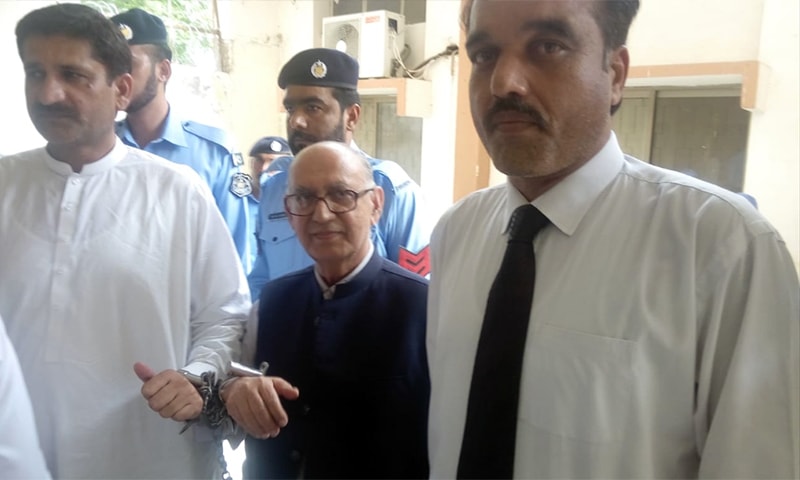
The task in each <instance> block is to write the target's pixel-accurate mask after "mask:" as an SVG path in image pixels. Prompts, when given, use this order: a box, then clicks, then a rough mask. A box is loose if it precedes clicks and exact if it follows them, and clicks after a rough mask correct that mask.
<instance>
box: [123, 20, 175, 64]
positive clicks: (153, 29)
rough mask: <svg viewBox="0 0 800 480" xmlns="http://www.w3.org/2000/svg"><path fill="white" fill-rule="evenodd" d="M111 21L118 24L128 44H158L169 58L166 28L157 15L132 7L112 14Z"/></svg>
mask: <svg viewBox="0 0 800 480" xmlns="http://www.w3.org/2000/svg"><path fill="white" fill-rule="evenodd" d="M111 21H112V22H114V23H116V24H117V25H119V30H120V32H122V36H123V37H125V40H127V41H128V45H160V46H162V47H165V48H166V50H167V52H168V54H169V55H168V57H169V58H170V59H171V57H172V51H171V50H170V49H169V44H168V42H167V29H166V27H165V26H164V22H163V21H162V20H161V19H160V18H158V17H157V16H155V15H153V14H151V13H147V12H145V11H144V10H142V9H141V8H132V9H130V10H128V11H127V12H123V13H120V14H118V15H114V16H113V17H111Z"/></svg>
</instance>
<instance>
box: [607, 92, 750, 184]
mask: <svg viewBox="0 0 800 480" xmlns="http://www.w3.org/2000/svg"><path fill="white" fill-rule="evenodd" d="M739 94H740V90H739V89H728V88H716V89H707V88H694V89H636V88H632V89H630V90H628V91H627V92H626V94H625V97H624V101H623V102H622V106H621V108H620V109H619V111H618V112H617V113H616V114H615V115H614V116H613V117H612V120H613V125H614V130H615V132H616V133H617V137H618V138H619V141H620V144H621V145H622V148H623V150H624V151H625V152H626V153H629V154H631V155H633V156H635V157H637V158H639V159H641V160H644V161H648V162H650V163H652V164H654V165H658V166H661V167H665V168H669V169H672V170H677V171H681V172H684V173H689V174H690V175H693V176H696V177H698V178H701V179H703V180H706V181H708V182H711V183H714V184H717V185H719V186H721V187H724V188H726V189H728V190H732V191H734V192H740V191H742V187H743V184H744V171H745V165H746V164H745V162H746V152H747V136H748V130H749V124H750V112H748V111H746V110H743V109H742V108H741V107H740V98H739Z"/></svg>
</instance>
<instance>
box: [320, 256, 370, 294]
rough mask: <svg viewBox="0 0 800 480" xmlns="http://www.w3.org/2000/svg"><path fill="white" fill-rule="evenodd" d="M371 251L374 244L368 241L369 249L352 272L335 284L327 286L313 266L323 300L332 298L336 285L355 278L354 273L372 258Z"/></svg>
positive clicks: (357, 272) (358, 271)
mask: <svg viewBox="0 0 800 480" xmlns="http://www.w3.org/2000/svg"><path fill="white" fill-rule="evenodd" d="M373 253H375V246H374V245H373V244H372V242H369V251H368V252H367V254H366V255H365V256H364V258H363V259H362V260H361V263H359V264H358V266H356V268H354V269H353V271H352V272H350V273H348V274H347V275H346V276H345V277H344V278H343V279H341V280H339V281H338V282H336V284H335V285H330V286H329V285H328V284H327V283H325V280H323V279H322V276H321V275H320V274H319V272H318V271H317V267H316V266H314V276H315V277H316V278H317V283H319V288H321V289H322V297H323V298H324V299H325V300H330V299H331V298H333V295H334V293H336V286H337V285H342V284H345V283H347V282H349V281H350V280H352V279H353V278H355V277H356V275H358V274H359V273H361V271H362V270H364V267H366V266H367V263H368V262H369V261H370V259H371V258H372V255H373Z"/></svg>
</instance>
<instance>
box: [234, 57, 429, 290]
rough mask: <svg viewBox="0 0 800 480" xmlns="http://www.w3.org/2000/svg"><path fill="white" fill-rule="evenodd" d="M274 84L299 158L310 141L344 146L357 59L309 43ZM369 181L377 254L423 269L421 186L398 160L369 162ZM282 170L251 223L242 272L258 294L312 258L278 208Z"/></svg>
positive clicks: (354, 104)
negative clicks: (251, 254)
mask: <svg viewBox="0 0 800 480" xmlns="http://www.w3.org/2000/svg"><path fill="white" fill-rule="evenodd" d="M278 86H279V87H280V88H282V89H284V90H285V94H284V98H283V105H284V108H285V109H286V113H287V115H288V116H287V120H286V131H287V134H288V139H289V147H291V149H292V152H293V153H294V154H295V155H297V153H298V152H300V150H302V149H303V148H305V147H307V146H308V145H311V144H313V143H316V142H320V141H324V140H333V141H338V142H344V143H347V144H350V145H351V147H352V148H354V149H356V150H358V147H357V146H356V145H355V142H353V132H354V130H355V127H356V125H357V124H358V119H359V116H360V114H361V106H360V105H359V102H360V101H361V100H360V97H359V95H358V91H357V87H358V62H357V61H356V60H355V59H354V58H353V57H351V56H350V55H347V54H346V53H343V52H340V51H338V50H333V49H328V48H312V49H309V50H304V51H302V52H300V53H298V54H296V55H295V56H294V57H292V59H290V60H289V62H287V63H286V65H284V66H283V68H282V69H281V72H280V74H279V75H278ZM369 161H370V163H371V164H372V167H373V170H374V178H375V183H376V184H377V185H378V186H380V187H381V188H383V190H384V192H385V204H384V211H383V214H382V215H381V217H380V220H379V222H378V224H377V225H376V226H374V227H373V228H372V242H373V244H374V246H375V251H376V252H377V253H378V254H379V255H381V256H383V257H386V258H388V259H389V260H392V261H393V262H396V263H398V264H400V265H401V266H403V267H405V268H407V269H409V270H411V271H413V272H415V273H419V274H422V275H427V274H428V273H429V267H428V265H429V259H428V242H429V239H430V230H429V228H428V226H427V225H426V224H425V220H424V213H423V211H422V210H423V206H422V191H421V189H420V188H419V186H418V185H417V184H416V183H415V182H414V181H413V180H412V179H411V178H410V177H409V176H408V174H407V173H406V172H405V171H404V170H403V169H402V167H400V166H399V165H398V164H397V163H395V162H391V161H388V160H378V159H375V158H370V159H369ZM287 179H288V175H287V172H285V171H284V172H278V173H276V174H275V175H273V176H272V177H270V178H268V179H267V180H266V181H265V182H264V184H263V185H262V186H261V199H260V201H261V204H260V206H259V215H258V220H257V224H256V236H257V241H258V254H257V258H256V262H255V265H254V266H253V270H252V271H251V272H250V275H249V276H248V282H249V284H250V293H251V295H252V296H253V298H254V299H257V298H258V297H259V293H260V292H261V287H263V286H264V284H265V283H266V282H267V281H269V280H271V279H273V278H277V277H279V276H281V275H284V274H286V273H289V272H292V271H295V270H299V269H301V268H304V267H307V266H309V265H311V264H312V263H313V261H312V260H311V257H309V256H308V254H307V253H306V252H305V250H303V247H302V246H301V245H300V242H299V241H298V240H297V237H296V235H295V233H294V231H293V230H292V227H291V226H290V225H289V222H288V220H287V217H286V216H287V214H286V211H285V210H284V206H283V197H284V195H285V194H286V186H287Z"/></svg>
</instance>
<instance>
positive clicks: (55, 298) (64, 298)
mask: <svg viewBox="0 0 800 480" xmlns="http://www.w3.org/2000/svg"><path fill="white" fill-rule="evenodd" d="M0 245H2V248H0V315H2V316H3V318H4V319H5V321H6V326H7V328H8V333H9V337H10V338H11V341H12V343H13V344H14V346H15V348H16V350H17V354H18V356H19V360H20V364H21V366H22V370H23V373H24V375H25V378H26V380H27V382H28V387H29V392H30V396H31V400H32V403H33V407H34V413H35V415H36V423H37V428H38V433H39V439H40V441H41V443H42V449H43V451H44V453H45V458H46V460H47V465H48V467H49V468H50V471H51V473H52V474H53V476H54V477H56V478H67V477H77V478H154V477H155V478H201V477H205V478H208V477H209V476H210V475H211V474H212V472H213V471H214V469H215V467H216V455H214V454H213V451H214V450H213V445H212V442H210V441H208V440H210V438H209V436H208V435H206V436H205V441H195V437H200V436H201V435H198V434H199V433H202V430H199V429H197V428H194V429H192V430H190V431H189V432H187V433H185V434H183V435H178V432H179V430H180V429H181V427H182V426H183V425H182V424H181V423H178V422H174V421H172V420H169V419H163V418H161V417H160V416H159V415H158V414H157V413H156V412H153V411H152V410H150V408H149V407H148V405H147V402H146V401H145V400H144V399H143V398H142V396H141V393H140V389H141V386H142V382H141V381H140V380H139V379H138V378H137V377H136V375H135V374H134V372H133V364H134V362H137V361H141V362H144V363H146V364H148V365H149V366H150V367H152V368H153V369H154V370H155V371H156V372H159V371H161V370H164V369H177V368H186V369H188V370H190V371H192V372H193V373H197V374H199V373H201V372H203V371H206V370H212V369H213V370H217V371H221V370H222V369H223V368H225V366H226V365H227V363H228V362H229V360H230V359H231V357H238V349H239V347H238V340H239V337H240V335H241V333H242V328H243V321H244V319H245V318H246V315H247V312H248V309H249V307H250V301H249V292H248V290H247V284H246V280H245V277H244V273H243V271H242V267H241V264H240V262H239V261H238V259H237V254H236V250H235V249H234V246H233V242H232V240H231V238H230V235H229V234H228V231H227V228H226V226H225V223H224V221H223V219H222V217H221V215H220V213H219V210H218V209H217V207H216V205H215V204H214V200H213V198H212V197H211V194H210V191H209V190H208V187H207V186H206V185H205V184H204V183H203V182H202V180H201V179H200V178H199V177H198V176H197V174H195V173H194V172H192V171H191V170H190V169H189V168H188V167H185V166H180V165H175V164H173V163H170V162H167V161H166V160H163V159H161V158H158V157H155V156H153V155H151V154H149V153H146V152H142V151H139V150H136V149H132V148H129V147H126V146H124V145H123V144H122V143H121V142H119V141H117V144H116V146H115V148H114V149H113V150H112V151H111V152H110V153H109V154H108V155H106V156H105V157H103V158H102V159H100V160H98V161H96V162H93V163H91V164H88V165H85V166H84V167H83V169H82V171H81V172H80V173H74V172H73V171H72V169H71V168H70V166H69V165H67V164H66V163H63V162H59V161H56V160H55V159H53V158H52V157H50V156H49V155H48V154H47V152H46V151H45V150H44V149H38V150H33V151H29V152H25V153H22V154H19V155H12V156H10V157H4V158H2V159H0ZM205 433H207V431H206V432H205Z"/></svg>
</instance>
